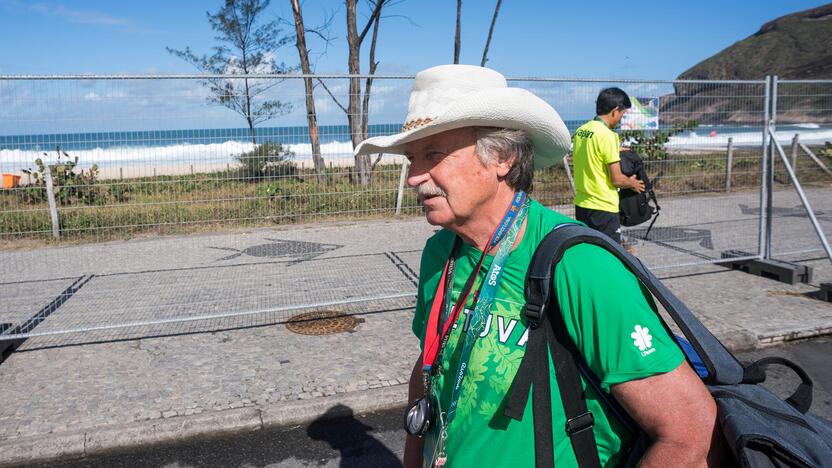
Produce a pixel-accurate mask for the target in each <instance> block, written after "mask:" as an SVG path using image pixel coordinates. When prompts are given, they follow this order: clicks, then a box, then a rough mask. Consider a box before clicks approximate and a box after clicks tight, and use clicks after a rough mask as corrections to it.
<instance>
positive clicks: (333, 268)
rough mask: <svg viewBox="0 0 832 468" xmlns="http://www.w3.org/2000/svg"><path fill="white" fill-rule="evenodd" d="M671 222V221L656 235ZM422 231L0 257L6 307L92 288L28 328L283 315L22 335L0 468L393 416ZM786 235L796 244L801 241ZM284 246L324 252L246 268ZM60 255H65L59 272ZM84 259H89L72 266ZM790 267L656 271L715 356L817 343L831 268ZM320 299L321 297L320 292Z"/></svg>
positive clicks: (1, 437) (399, 399)
mask: <svg viewBox="0 0 832 468" xmlns="http://www.w3.org/2000/svg"><path fill="white" fill-rule="evenodd" d="M693 216H696V215H695V214H694V215H693ZM671 221H675V222H678V221H679V220H678V219H675V220H674V219H666V220H664V221H663V222H664V224H660V226H666V227H668V228H669V227H672V225H670V224H668V223H669V222H671ZM791 227H792V228H794V225H792V226H791ZM751 231H752V233H753V229H751ZM432 232H433V228H432V227H430V226H428V225H427V224H426V223H425V222H424V220H422V219H410V220H402V221H376V222H362V223H352V224H349V223H344V224H336V225H315V226H299V227H295V228H291V229H289V228H286V229H270V230H254V231H247V232H241V233H235V234H217V235H201V236H188V237H178V238H166V239H162V240H159V239H146V240H139V241H129V242H119V243H109V244H106V245H102V244H99V245H96V246H80V247H71V248H66V249H55V251H54V252H53V255H52V256H51V257H50V258H52V259H54V260H56V262H54V263H53V264H50V265H42V264H40V263H38V264H33V263H31V262H32V261H33V257H27V255H33V254H30V253H27V252H22V253H14V255H15V257H14V259H15V261H16V262H22V263H23V264H27V265H28V266H29V268H26V269H21V270H20V271H21V274H23V272H25V274H26V275H28V276H26V277H19V281H18V283H15V284H17V286H14V288H16V289H12V286H11V282H6V283H3V284H0V294H2V293H3V291H16V292H17V293H18V295H17V296H11V295H8V297H16V298H17V299H15V300H17V301H18V302H19V303H20V304H25V303H26V298H27V297H33V296H31V295H28V296H27V294H30V292H31V290H33V289H34V288H40V289H43V288H49V287H53V289H54V290H55V291H57V292H60V291H62V290H64V289H65V288H66V284H67V282H68V281H70V280H72V281H74V280H75V279H77V278H78V277H82V276H85V275H91V274H94V275H95V276H94V277H92V278H91V279H90V280H89V283H88V285H85V286H83V287H82V288H81V289H80V290H79V292H78V293H77V294H76V295H75V296H73V297H72V298H71V299H69V300H68V301H67V302H66V303H65V304H62V305H61V307H60V308H59V309H58V310H57V311H56V312H54V314H53V315H52V316H51V317H50V318H49V319H48V320H47V321H44V322H43V324H42V325H40V326H39V327H38V328H37V330H45V331H49V330H57V329H62V328H63V329H66V328H73V327H77V326H84V325H85V324H86V325H88V324H89V323H90V322H85V321H84V320H88V319H89V318H90V317H89V315H90V314H92V315H93V316H94V318H95V323H100V324H101V323H103V324H107V323H114V322H119V321H121V322H122V323H123V322H124V321H131V320H132V321H135V322H142V321H152V320H156V321H158V320H164V319H165V317H168V318H170V317H177V316H181V315H182V314H187V312H188V309H187V307H186V305H187V303H188V302H187V301H188V300H190V301H191V302H192V303H193V302H194V301H199V300H203V299H204V298H206V297H210V298H211V300H212V301H214V302H212V303H211V304H212V306H211V307H216V308H217V311H218V312H222V311H227V310H229V308H231V310H240V311H241V313H242V311H245V310H256V309H257V308H258V307H264V308H266V307H269V306H274V305H275V304H277V305H279V306H285V307H286V309H285V310H282V311H278V312H269V313H262V314H255V315H248V314H246V315H240V316H235V317H226V318H222V319H220V318H215V319H211V320H201V321H196V322H187V323H178V322H173V323H161V324H159V323H157V324H154V325H145V326H140V327H134V328H131V329H126V330H121V329H103V330H101V331H99V332H93V333H86V334H73V335H54V336H43V337H37V338H31V339H30V340H28V341H27V342H26V343H25V345H24V346H23V347H22V348H21V349H20V350H18V351H17V352H15V353H13V354H12V355H11V356H10V357H9V358H8V359H7V360H6V361H5V362H4V363H2V364H0V395H3V402H4V405H3V406H2V407H0V465H4V464H15V463H22V462H25V461H34V460H48V459H54V458H56V457H62V458H67V457H83V456H84V455H87V454H91V453H95V452H100V451H104V450H108V449H114V448H118V447H124V446H129V445H136V444H147V443H153V442H159V441H165V440H171V439H176V438H181V437H189V436H196V435H203V434H209V433H216V432H222V431H242V430H257V429H259V428H263V427H265V426H272V425H283V424H291V423H297V422H301V421H305V420H309V419H313V418H315V417H318V416H319V415H321V414H323V413H324V412H326V410H327V409H329V408H330V407H332V406H335V405H336V404H344V405H346V406H348V407H350V408H352V410H353V411H354V412H356V413H360V412H365V411H371V410H375V409H381V408H389V407H393V406H398V405H402V404H403V403H404V400H405V395H406V382H407V379H408V377H409V374H410V370H411V368H412V365H413V362H414V360H415V358H416V355H417V353H418V341H417V340H416V338H415V337H413V336H412V334H411V332H410V319H411V316H412V307H413V302H414V301H413V299H412V297H409V296H407V293H408V292H412V291H413V290H414V289H415V288H414V285H413V279H414V272H415V274H418V263H419V250H418V249H419V248H420V247H421V245H422V243H423V242H424V239H425V238H426V237H427V236H429V235H430V234H431V233H432ZM800 234H801V236H803V237H802V238H803V239H804V240H806V242H809V240H808V239H809V238H810V237H811V235H813V233H812V232H808V233H807V232H805V230H803V231H801V232H800ZM287 240H293V241H295V242H310V243H318V244H320V245H323V244H325V245H330V246H337V247H330V248H318V250H316V251H315V255H314V256H313V257H312V258H301V259H300V260H302V261H300V260H299V259H298V257H297V255H296V256H294V257H292V256H285V257H286V258H283V257H280V256H279V255H258V254H262V253H264V252H266V253H268V252H271V253H275V252H284V253H285V251H281V250H280V249H278V248H275V249H276V250H275V249H273V250H269V249H272V248H271V247H263V246H266V245H270V243H271V244H280V242H283V241H287ZM162 241H163V242H162ZM714 242H715V243H718V242H719V239H714ZM670 244H673V243H672V242H671V241H667V242H665V245H664V246H662V245H658V246H656V245H652V244H650V245H648V244H647V243H643V244H642V245H640V247H639V248H640V249H641V250H640V251H641V252H648V253H650V252H654V251H656V252H657V251H658V250H657V249H661V248H668V247H674V246H675V247H676V249H675V250H674V252H676V254H679V252H680V248H679V247H678V244H673V245H670ZM251 246H254V247H258V246H259V247H260V250H257V249H253V250H249V248H250V247H251ZM73 249H74V250H73ZM267 251H268V252H267ZM70 252H75V254H78V255H79V256H78V257H75V258H76V260H74V261H70V260H66V258H67V257H69V256H70ZM85 253H86V254H90V253H94V254H95V260H94V261H93V260H90V261H89V262H88V263H86V264H85V263H83V262H80V263H79V261H78V260H77V258H82V257H81V255H82V254H85ZM235 253H240V255H236V256H235ZM296 253H297V252H296ZM711 254H712V255H713V252H711ZM73 255H74V254H73ZM281 255H282V254H281ZM651 255H652V254H651ZM227 257H233V258H230V259H227V260H226V259H225V258H227ZM289 257H291V258H289ZM301 257H303V255H301ZM798 257H799V258H800V259H801V260H802V263H805V264H808V265H810V266H813V267H814V278H815V279H814V281H813V284H811V285H806V284H798V285H795V286H791V285H787V284H784V283H778V282H775V281H773V280H769V279H764V278H760V277H756V276H751V275H748V274H744V273H741V272H737V271H729V270H726V269H724V268H721V267H716V266H700V267H687V268H674V269H661V270H658V271H657V274H658V275H659V276H660V277H662V278H663V279H665V282H666V284H667V285H668V286H669V287H670V289H671V290H672V291H673V292H674V293H676V294H677V295H678V296H679V297H680V298H681V299H682V300H683V301H684V302H685V303H686V304H687V305H688V306H689V307H690V308H691V309H692V310H693V311H695V312H696V313H697V315H698V316H699V317H700V318H701V319H702V320H703V322H704V323H705V324H706V325H707V326H708V327H710V329H711V330H712V331H713V332H714V333H715V334H716V335H717V336H718V337H719V338H720V339H721V340H722V341H723V342H724V343H726V344H727V345H728V346H729V347H731V348H732V349H735V350H739V349H752V348H756V347H761V346H766V345H770V344H772V343H776V342H778V341H783V340H791V339H797V338H802V337H810V336H817V335H821V334H828V333H832V304H829V303H825V302H821V301H819V300H816V299H813V298H811V297H809V296H807V293H811V292H813V291H816V290H817V288H818V284H819V283H820V282H826V281H832V265H830V263H829V261H828V260H827V259H825V258H824V257H823V255H822V252H813V253H804V254H801V255H799V256H798ZM4 258H7V259H8V258H12V255H11V254H8V255H7V256H6V257H4ZM58 259H64V261H63V263H62V262H59V261H57V260H58ZM807 259H808V260H807ZM131 262H132V263H131ZM136 262H138V263H136ZM128 263H129V265H130V267H129V268H128V267H127V266H126V265H128ZM62 269H63V270H62ZM44 275H48V276H44ZM38 277H40V278H44V277H45V278H53V279H54V281H53V282H54V283H55V284H54V285H50V283H48V282H43V281H40V282H37V281H36V279H37V278H38ZM26 281H30V282H29V283H26ZM313 281H314V282H315V284H314V285H312V284H311V282H313ZM70 282H71V281H70ZM24 283H25V285H24V286H20V285H21V284H24ZM229 284H230V287H231V289H227V288H229ZM371 285H375V286H376V289H368V288H370V286H371ZM278 286H279V287H278ZM358 286H360V287H358ZM3 288H6V289H5V290H4V289H3ZM21 288H22V289H21ZM325 290H333V291H335V292H333V294H332V296H327V297H322V296H321V294H322V293H321V291H325ZM108 291H109V293H108ZM154 291H155V292H154ZM113 292H117V294H113ZM402 292H404V293H405V294H403V295H401V294H400V296H401V297H393V296H396V293H402ZM336 293H337V294H336ZM84 294H86V296H85V295H84ZM353 296H354V297H355V298H356V299H357V300H358V299H362V298H366V297H378V298H384V299H379V300H378V301H370V302H366V301H357V302H355V303H353V304H348V305H342V306H339V307H337V309H338V310H344V311H346V312H349V313H352V314H355V315H356V317H359V318H361V319H363V322H361V323H359V325H358V326H357V328H356V329H355V331H353V332H351V333H341V334H335V335H327V336H304V335H297V334H294V333H292V332H290V331H288V330H287V329H286V327H285V326H284V325H282V324H277V325H275V324H274V323H275V322H280V321H283V320H285V318H287V317H288V316H289V315H291V313H292V312H291V310H290V309H291V308H292V307H293V306H294V305H297V304H299V303H304V302H307V303H308V302H310V301H311V302H319V303H327V302H328V301H335V300H343V299H344V298H345V297H346V298H349V297H353ZM37 297H40V296H37ZM44 297H48V296H44ZM183 298H184V299H187V300H183ZM32 307H40V305H38V304H32ZM235 307H236V308H237V309H234V308H235ZM192 308H193V307H192ZM35 310H37V308H36V309H35ZM159 311H163V312H164V313H163V312H159ZM203 312H204V311H203ZM148 314H157V315H152V316H151V315H148ZM108 320H112V321H113V322H109V321H108ZM165 335H167V336H165ZM147 336H155V337H151V338H147ZM142 337H144V338H142ZM137 338H141V339H137Z"/></svg>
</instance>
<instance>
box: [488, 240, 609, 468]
mask: <svg viewBox="0 0 832 468" xmlns="http://www.w3.org/2000/svg"><path fill="white" fill-rule="evenodd" d="M544 242H545V239H544ZM542 248H543V243H542V244H541V246H540V247H539V248H538V250H537V252H536V253H535V256H537V254H538V253H539V252H540V251H541V250H542ZM535 264H536V265H538V267H539V266H540V265H542V263H541V262H537V263H535V262H534V261H533V262H532V265H535ZM546 277H549V278H550V279H549V280H548V281H547V280H546V279H545V278H546ZM526 278H527V279H526V309H525V314H526V318H527V323H528V327H529V341H528V344H527V348H526V353H525V354H524V356H523V360H522V361H521V362H520V367H519V368H518V370H517V374H516V376H515V379H514V382H513V385H512V389H511V391H510V393H509V398H508V401H507V403H506V407H505V411H504V414H505V415H506V416H508V417H510V418H513V419H516V420H520V419H522V417H523V411H524V409H525V407H526V403H527V401H528V395H529V389H530V386H531V384H532V383H533V384H534V391H533V393H532V411H533V412H534V437H535V466H537V467H553V466H554V444H553V442H552V440H553V431H552V408H551V405H552V399H551V389H550V384H549V382H550V377H549V359H548V356H547V353H546V350H547V349H548V350H549V354H551V356H552V365H553V366H554V369H555V378H556V379H557V382H558V388H559V389H560V396H561V401H562V402H563V409H564V414H565V415H566V427H565V428H564V430H565V431H566V434H567V435H568V436H569V439H570V441H571V443H572V450H573V451H574V453H575V458H576V460H577V461H578V466H580V467H582V468H586V467H600V466H601V462H600V459H599V458H598V447H597V445H596V442H595V434H594V433H593V431H592V427H593V426H594V424H595V418H594V416H593V415H592V413H591V412H590V411H589V410H588V408H587V406H586V400H585V398H584V391H583V386H582V382H581V375H580V370H579V369H578V365H577V363H578V362H579V361H578V351H577V349H576V348H575V345H574V343H573V342H572V340H571V338H569V336H568V335H567V334H566V328H565V324H564V323H563V316H562V315H561V314H560V312H559V311H558V312H556V313H547V312H546V308H547V305H549V306H551V304H552V302H554V301H552V302H550V299H551V298H554V295H550V294H549V289H550V285H551V277H550V274H549V273H548V272H547V271H542V270H541V271H534V270H533V269H532V268H531V267H530V268H529V273H528V275H527V277H526ZM554 307H555V308H556V307H557V305H556V303H555V305H554ZM547 317H549V318H550V319H551V323H549V322H547V320H546V318H547Z"/></svg>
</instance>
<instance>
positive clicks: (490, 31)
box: [480, 0, 503, 67]
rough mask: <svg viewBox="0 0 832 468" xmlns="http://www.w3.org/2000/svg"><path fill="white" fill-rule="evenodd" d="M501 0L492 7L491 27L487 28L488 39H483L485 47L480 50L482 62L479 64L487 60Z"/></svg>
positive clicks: (483, 63)
mask: <svg viewBox="0 0 832 468" xmlns="http://www.w3.org/2000/svg"><path fill="white" fill-rule="evenodd" d="M501 3H503V0H497V6H496V7H495V8H494V16H493V17H492V18H491V27H489V28H488V39H487V40H486V41H485V48H484V49H483V51H482V62H480V66H481V67H484V66H485V63H486V62H488V47H489V46H490V45H491V35H492V34H494V25H495V24H496V23H497V15H498V14H499V13H500V4H501Z"/></svg>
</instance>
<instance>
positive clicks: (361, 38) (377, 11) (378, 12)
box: [358, 0, 387, 44]
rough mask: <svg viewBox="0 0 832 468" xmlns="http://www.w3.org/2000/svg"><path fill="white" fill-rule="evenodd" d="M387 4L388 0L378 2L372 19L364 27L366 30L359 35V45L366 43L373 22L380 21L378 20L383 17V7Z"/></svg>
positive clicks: (378, 0) (377, 0)
mask: <svg viewBox="0 0 832 468" xmlns="http://www.w3.org/2000/svg"><path fill="white" fill-rule="evenodd" d="M385 3H387V1H386V0H376V5H375V8H374V9H373V14H372V15H371V16H370V19H368V20H367V24H366V25H364V29H363V30H362V31H361V34H359V35H358V43H359V44H361V43H362V42H364V36H366V35H367V32H369V31H370V26H372V25H373V22H375V21H378V18H379V16H380V15H381V7H383V6H384V4H385Z"/></svg>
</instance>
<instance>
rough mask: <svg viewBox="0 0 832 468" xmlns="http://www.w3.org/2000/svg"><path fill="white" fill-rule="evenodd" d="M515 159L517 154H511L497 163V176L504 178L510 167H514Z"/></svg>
mask: <svg viewBox="0 0 832 468" xmlns="http://www.w3.org/2000/svg"><path fill="white" fill-rule="evenodd" d="M515 160H517V156H511V157H508V158H506V159H505V160H503V161H500V162H498V163H497V177H499V178H501V179H502V178H504V177H506V176H507V175H508V173H509V171H511V168H512V167H514V161H515Z"/></svg>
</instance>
